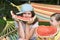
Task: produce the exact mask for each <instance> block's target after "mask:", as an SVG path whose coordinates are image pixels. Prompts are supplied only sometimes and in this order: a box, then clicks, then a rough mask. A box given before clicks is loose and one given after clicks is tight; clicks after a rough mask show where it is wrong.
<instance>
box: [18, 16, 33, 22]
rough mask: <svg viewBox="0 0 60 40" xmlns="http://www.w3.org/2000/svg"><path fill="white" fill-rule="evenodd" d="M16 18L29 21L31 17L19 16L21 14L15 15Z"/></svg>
mask: <svg viewBox="0 0 60 40" xmlns="http://www.w3.org/2000/svg"><path fill="white" fill-rule="evenodd" d="M17 18H18V19H19V20H22V21H29V20H30V19H32V18H26V17H21V16H17Z"/></svg>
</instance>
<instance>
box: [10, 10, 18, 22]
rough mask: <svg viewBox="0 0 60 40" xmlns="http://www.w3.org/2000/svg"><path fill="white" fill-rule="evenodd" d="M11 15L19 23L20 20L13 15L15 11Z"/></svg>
mask: <svg viewBox="0 0 60 40" xmlns="http://www.w3.org/2000/svg"><path fill="white" fill-rule="evenodd" d="M10 13H11V16H12V18H13V19H14V20H15V21H19V19H18V18H17V16H16V15H15V14H14V13H13V11H10Z"/></svg>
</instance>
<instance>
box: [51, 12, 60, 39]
mask: <svg viewBox="0 0 60 40" xmlns="http://www.w3.org/2000/svg"><path fill="white" fill-rule="evenodd" d="M50 23H51V25H53V26H55V27H57V28H58V29H59V31H58V34H57V35H56V36H55V37H54V40H60V38H59V37H60V13H54V14H52V15H51V17H50Z"/></svg>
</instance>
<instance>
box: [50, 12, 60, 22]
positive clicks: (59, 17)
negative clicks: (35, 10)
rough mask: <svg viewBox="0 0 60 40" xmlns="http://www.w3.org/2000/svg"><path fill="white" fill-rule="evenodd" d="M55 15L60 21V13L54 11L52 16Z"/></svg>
mask: <svg viewBox="0 0 60 40" xmlns="http://www.w3.org/2000/svg"><path fill="white" fill-rule="evenodd" d="M53 16H54V17H55V20H56V21H60V13H54V14H52V15H51V16H50V17H53Z"/></svg>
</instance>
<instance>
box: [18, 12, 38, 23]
mask: <svg viewBox="0 0 60 40" xmlns="http://www.w3.org/2000/svg"><path fill="white" fill-rule="evenodd" d="M31 14H32V17H34V16H35V12H34V11H31ZM17 16H23V13H21V14H18V15H17ZM37 21H38V18H37V17H36V19H35V20H34V22H33V23H32V24H34V23H36V22H37ZM23 22H24V21H23ZM24 23H26V22H24Z"/></svg>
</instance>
